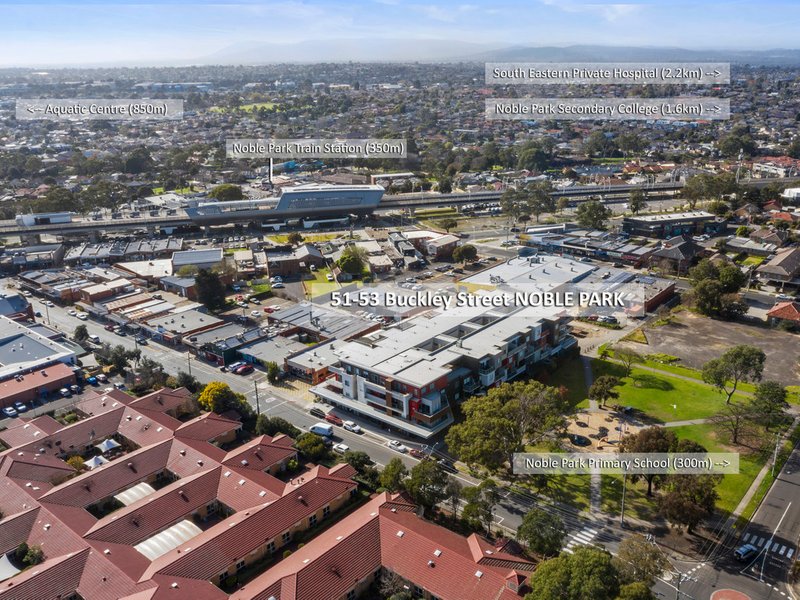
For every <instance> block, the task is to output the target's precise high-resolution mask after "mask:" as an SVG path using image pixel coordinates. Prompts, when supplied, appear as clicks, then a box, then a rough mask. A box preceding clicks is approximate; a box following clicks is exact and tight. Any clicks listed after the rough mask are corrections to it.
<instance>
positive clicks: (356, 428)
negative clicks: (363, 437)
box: [342, 421, 363, 433]
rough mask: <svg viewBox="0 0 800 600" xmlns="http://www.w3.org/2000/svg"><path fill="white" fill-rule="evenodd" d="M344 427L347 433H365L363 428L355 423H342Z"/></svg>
mask: <svg viewBox="0 0 800 600" xmlns="http://www.w3.org/2000/svg"><path fill="white" fill-rule="evenodd" d="M342 427H344V428H345V429H346V430H347V431H352V432H353V433H361V432H362V431H363V430H362V429H361V427H359V426H358V423H355V422H353V421H344V422H342Z"/></svg>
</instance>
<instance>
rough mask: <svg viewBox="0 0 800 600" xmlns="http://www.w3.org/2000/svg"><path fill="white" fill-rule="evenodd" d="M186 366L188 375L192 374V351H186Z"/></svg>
mask: <svg viewBox="0 0 800 600" xmlns="http://www.w3.org/2000/svg"><path fill="white" fill-rule="evenodd" d="M186 366H187V367H188V369H189V377H191V376H192V353H191V352H189V351H188V350H187V351H186Z"/></svg>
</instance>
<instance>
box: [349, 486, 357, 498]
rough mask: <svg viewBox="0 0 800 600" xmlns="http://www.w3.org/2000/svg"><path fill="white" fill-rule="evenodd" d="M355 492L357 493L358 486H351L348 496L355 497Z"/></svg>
mask: <svg viewBox="0 0 800 600" xmlns="http://www.w3.org/2000/svg"><path fill="white" fill-rule="evenodd" d="M357 493H358V488H353V489H352V490H350V497H351V498H355V496H356V494H357Z"/></svg>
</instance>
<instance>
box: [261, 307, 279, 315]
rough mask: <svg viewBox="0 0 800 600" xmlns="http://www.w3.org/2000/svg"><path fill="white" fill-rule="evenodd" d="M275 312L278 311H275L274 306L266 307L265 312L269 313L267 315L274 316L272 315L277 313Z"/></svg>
mask: <svg viewBox="0 0 800 600" xmlns="http://www.w3.org/2000/svg"><path fill="white" fill-rule="evenodd" d="M275 310H276V309H275V307H274V306H265V307H264V312H265V313H267V314H272V313H274V312H275Z"/></svg>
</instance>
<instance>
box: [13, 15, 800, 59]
mask: <svg viewBox="0 0 800 600" xmlns="http://www.w3.org/2000/svg"><path fill="white" fill-rule="evenodd" d="M0 10H2V14H3V17H4V19H3V20H4V24H5V28H4V32H3V38H2V41H0V66H3V67H13V66H56V67H57V66H93V65H94V66H97V65H109V66H121V65H130V66H136V65H164V66H168V65H186V64H225V63H228V64H230V63H239V62H245V61H247V57H248V56H250V55H249V54H248V49H252V50H255V52H254V53H253V55H252V56H253V58H252V62H255V63H258V62H261V63H263V62H271V61H270V60H269V56H261V54H270V53H269V52H268V49H269V48H270V47H272V48H275V47H281V46H287V47H289V48H291V47H292V46H291V45H293V44H294V45H295V47H302V50H303V52H302V57H301V58H298V60H299V61H306V62H308V61H325V60H347V59H348V58H349V59H352V60H355V61H358V60H364V57H369V56H371V55H375V54H376V52H377V50H376V48H375V46H377V45H381V44H382V43H381V40H382V39H385V40H390V41H388V42H386V47H384V48H381V50H382V51H383V54H380V53H378V55H379V56H382V58H381V59H383V60H398V61H400V60H442V59H448V58H459V57H468V56H470V55H473V54H479V53H481V52H484V51H487V50H493V49H500V48H507V47H510V46H526V47H538V46H567V45H575V44H581V45H586V44H589V45H605V46H639V47H664V48H675V47H678V48H686V49H694V50H702V49H725V50H767V49H774V48H797V47H798V45H797V41H796V35H797V33H796V26H795V23H797V22H800V3H797V2H793V1H792V0H767V1H766V2H758V3H754V2H744V1H718V0H708V1H704V2H691V1H688V0H678V1H676V2H668V3H666V2H662V1H659V0H632V1H627V2H603V1H597V2H581V1H579V0H533V1H530V0H528V1H525V0H499V1H497V2H476V1H472V2H471V1H470V0H438V1H434V2H433V3H425V2H421V1H406V0H367V1H364V2H358V1H350V2H346V1H342V0H287V1H285V2H247V1H242V0H237V1H236V2H226V1H225V0H216V1H211V0H209V1H200V2H197V1H194V2H188V1H184V0H168V1H167V2H165V3H159V4H154V3H150V4H136V3H132V2H101V1H99V0H79V1H76V2H72V3H70V4H66V3H63V2H52V1H49V0H41V1H38V2H30V1H28V2H13V1H11V2H9V1H5V2H0ZM276 56H278V55H276ZM289 56H291V51H289ZM243 57H244V58H243ZM331 57H333V58H331ZM282 60H286V59H285V58H284V57H283V56H278V58H277V60H275V61H274V62H280V61H282ZM367 60H368V59H367Z"/></svg>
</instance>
